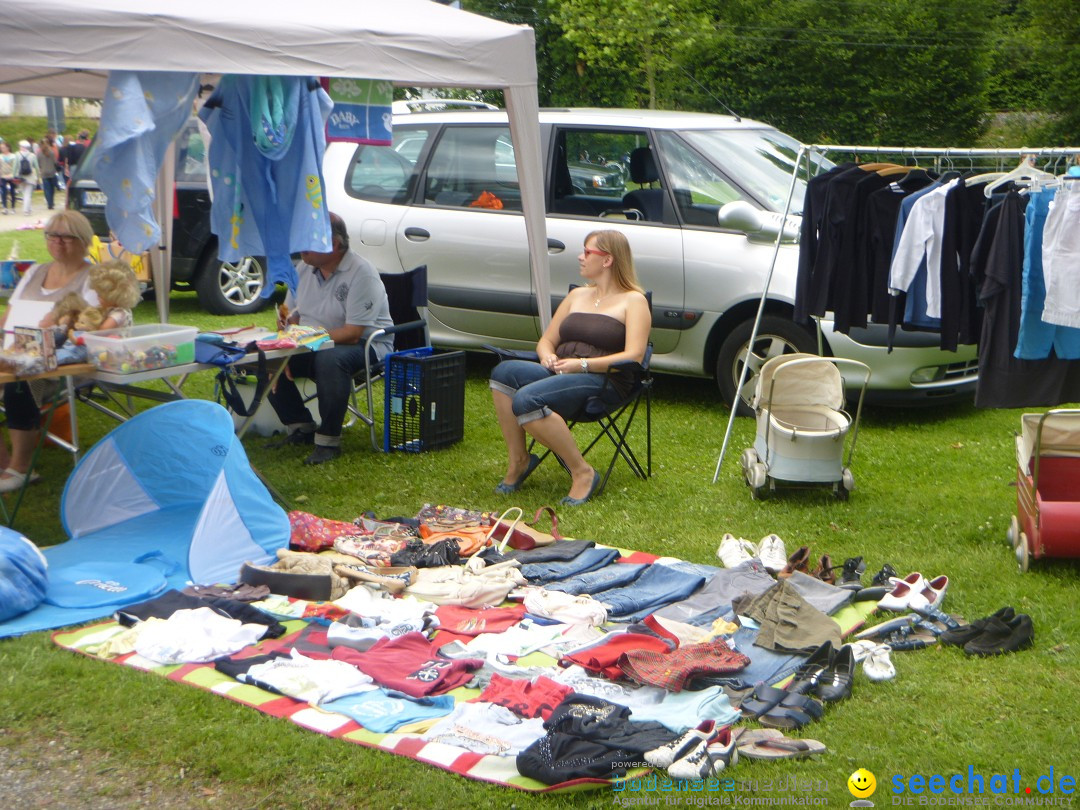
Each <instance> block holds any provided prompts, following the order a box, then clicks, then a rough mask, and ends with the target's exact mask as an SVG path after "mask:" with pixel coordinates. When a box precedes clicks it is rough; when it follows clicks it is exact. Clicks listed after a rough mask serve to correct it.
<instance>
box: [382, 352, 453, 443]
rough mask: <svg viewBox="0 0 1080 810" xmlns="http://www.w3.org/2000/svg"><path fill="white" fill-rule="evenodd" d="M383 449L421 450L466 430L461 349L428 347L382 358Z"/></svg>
mask: <svg viewBox="0 0 1080 810" xmlns="http://www.w3.org/2000/svg"><path fill="white" fill-rule="evenodd" d="M385 390H386V411H385V420H384V421H385V430H384V434H383V449H384V450H385V451H386V452H388V453H389V452H390V451H391V450H401V451H404V452H407V453H419V452H421V451H423V450H436V449H438V448H440V447H447V446H448V445H451V444H453V443H454V442H458V441H461V438H462V436H463V435H464V433H465V352H436V351H435V350H434V349H431V348H423V349H410V350H409V351H405V352H395V353H393V354H390V355H387V357H386V388H385Z"/></svg>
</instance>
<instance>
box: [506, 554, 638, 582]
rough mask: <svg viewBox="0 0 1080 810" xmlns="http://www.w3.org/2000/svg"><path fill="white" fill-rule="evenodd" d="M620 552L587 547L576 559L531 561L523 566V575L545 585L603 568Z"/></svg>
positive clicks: (531, 580) (530, 580)
mask: <svg viewBox="0 0 1080 810" xmlns="http://www.w3.org/2000/svg"><path fill="white" fill-rule="evenodd" d="M618 556H619V552H618V551H616V550H615V549H613V548H587V549H585V550H584V551H583V552H581V553H580V554H578V555H577V556H576V557H574V559H572V560H568V561H566V562H540V563H529V564H528V565H523V566H521V575H522V576H523V577H525V579H527V580H529V582H530V584H533V585H543V584H545V583H547V582H554V581H556V580H560V579H567V578H569V577H573V576H577V575H579V574H584V573H587V572H589V571H595V570H596V569H598V568H603V567H604V566H606V565H608V564H609V563H611V562H614V560H615V558H616V557H618Z"/></svg>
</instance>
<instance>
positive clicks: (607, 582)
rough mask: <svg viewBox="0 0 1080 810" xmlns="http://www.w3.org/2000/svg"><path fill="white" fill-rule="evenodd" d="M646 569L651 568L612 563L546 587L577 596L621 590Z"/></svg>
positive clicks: (636, 564) (641, 564) (643, 564)
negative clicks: (613, 589)
mask: <svg viewBox="0 0 1080 810" xmlns="http://www.w3.org/2000/svg"><path fill="white" fill-rule="evenodd" d="M646 568H649V566H648V565H647V564H645V563H611V564H610V565H605V566H604V567H603V568H598V569H597V570H595V571H589V572H587V573H584V574H578V575H577V576H573V577H570V578H569V579H564V580H560V581H559V582H551V583H548V584H547V585H545V586H544V587H545V588H547V589H548V590H549V591H562V592H563V593H572V594H574V595H575V596H579V595H580V594H583V593H584V594H589V595H592V594H595V593H598V592H600V591H607V590H610V589H611V588H621V587H622V586H624V585H629V584H630V583H631V582H633V581H634V580H636V579H637V578H638V577H640V576H641V574H642V572H644V571H645V569H646Z"/></svg>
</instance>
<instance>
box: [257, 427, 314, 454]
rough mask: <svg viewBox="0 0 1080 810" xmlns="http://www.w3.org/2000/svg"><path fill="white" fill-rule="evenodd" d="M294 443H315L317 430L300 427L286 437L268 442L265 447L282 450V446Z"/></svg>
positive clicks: (289, 445)
mask: <svg viewBox="0 0 1080 810" xmlns="http://www.w3.org/2000/svg"><path fill="white" fill-rule="evenodd" d="M294 444H315V431H314V430H304V429H302V428H301V429H298V430H294V431H293V432H292V433H290V434H288V435H287V436H286V437H285V438H284V439H275V440H274V441H272V442H267V443H266V444H265V445H264V447H265V448H266V449H267V450H280V449H281V448H282V447H291V446H292V445H294Z"/></svg>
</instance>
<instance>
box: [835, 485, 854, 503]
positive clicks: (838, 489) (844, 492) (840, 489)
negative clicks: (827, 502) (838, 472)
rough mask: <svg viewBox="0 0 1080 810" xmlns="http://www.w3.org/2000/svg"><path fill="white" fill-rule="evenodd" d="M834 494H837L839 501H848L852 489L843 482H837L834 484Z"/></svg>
mask: <svg viewBox="0 0 1080 810" xmlns="http://www.w3.org/2000/svg"><path fill="white" fill-rule="evenodd" d="M833 495H835V496H836V500H838V501H846V500H847V499H848V498H849V497H851V490H849V489H848V488H847V487H846V486H844V484H843V482H839V481H838V482H837V483H835V484H833Z"/></svg>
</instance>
